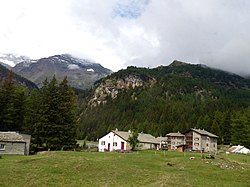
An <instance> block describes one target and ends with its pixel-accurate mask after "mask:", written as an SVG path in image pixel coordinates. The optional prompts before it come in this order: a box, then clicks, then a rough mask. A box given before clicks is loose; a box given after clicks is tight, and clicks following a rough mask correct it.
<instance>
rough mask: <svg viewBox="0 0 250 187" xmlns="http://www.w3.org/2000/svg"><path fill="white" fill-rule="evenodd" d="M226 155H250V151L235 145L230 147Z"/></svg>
mask: <svg viewBox="0 0 250 187" xmlns="http://www.w3.org/2000/svg"><path fill="white" fill-rule="evenodd" d="M227 153H241V154H250V150H249V149H248V148H246V147H244V146H241V145H236V146H232V147H230V148H229V149H228V150H227Z"/></svg>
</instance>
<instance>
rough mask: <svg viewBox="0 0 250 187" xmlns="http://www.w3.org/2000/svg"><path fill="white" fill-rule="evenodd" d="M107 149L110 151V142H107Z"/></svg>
mask: <svg viewBox="0 0 250 187" xmlns="http://www.w3.org/2000/svg"><path fill="white" fill-rule="evenodd" d="M108 151H110V143H108Z"/></svg>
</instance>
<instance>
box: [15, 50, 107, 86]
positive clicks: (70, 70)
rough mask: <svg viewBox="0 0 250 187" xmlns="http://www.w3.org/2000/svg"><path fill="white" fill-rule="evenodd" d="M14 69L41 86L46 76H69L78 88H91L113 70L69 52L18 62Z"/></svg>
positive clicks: (61, 77) (60, 78)
mask: <svg viewBox="0 0 250 187" xmlns="http://www.w3.org/2000/svg"><path fill="white" fill-rule="evenodd" d="M13 71H14V72H15V73H17V74H19V75H21V76H23V77H25V78H27V79H29V80H31V81H32V82H34V83H36V84H37V85H38V86H39V87H40V86H41V85H42V82H43V81H44V80H45V79H46V78H48V79H51V78H52V77H53V76H54V75H55V76H56V78H57V80H58V81H61V80H63V78H64V77H65V76H67V78H68V82H69V84H70V85H71V86H72V87H75V88H77V89H86V88H90V87H92V86H93V84H94V82H95V81H97V80H98V79H100V78H102V77H105V76H107V75H109V74H110V73H111V72H112V71H111V70H109V69H106V68H104V67H102V66H101V65H100V64H97V63H94V62H90V61H88V60H84V59H79V58H75V57H72V56H71V55H68V54H62V55H54V56H50V57H48V58H41V59H39V60H33V61H31V60H25V61H22V62H21V63H19V64H17V65H16V66H15V67H14V68H13Z"/></svg>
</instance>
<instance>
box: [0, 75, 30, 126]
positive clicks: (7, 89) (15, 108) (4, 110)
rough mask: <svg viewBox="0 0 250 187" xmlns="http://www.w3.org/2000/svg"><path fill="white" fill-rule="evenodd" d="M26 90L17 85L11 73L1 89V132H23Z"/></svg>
mask: <svg viewBox="0 0 250 187" xmlns="http://www.w3.org/2000/svg"><path fill="white" fill-rule="evenodd" d="M25 92H26V90H25V88H24V87H22V86H18V85H15V84H14V82H13V72H12V71H10V72H9V74H8V76H7V77H6V79H5V80H4V82H3V86H2V88H1V89H0V130H2V131H22V127H23V121H24V101H25Z"/></svg>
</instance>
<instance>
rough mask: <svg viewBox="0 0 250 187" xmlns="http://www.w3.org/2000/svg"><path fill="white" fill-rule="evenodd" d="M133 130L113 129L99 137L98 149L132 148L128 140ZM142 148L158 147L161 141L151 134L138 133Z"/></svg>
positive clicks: (100, 150)
mask: <svg viewBox="0 0 250 187" xmlns="http://www.w3.org/2000/svg"><path fill="white" fill-rule="evenodd" d="M130 135H131V132H130V131H128V132H125V131H118V130H113V131H111V132H109V133H108V134H106V135H105V136H103V137H102V138H100V139H99V144H98V150H99V152H104V151H115V150H121V151H124V150H130V148H131V147H130V145H129V143H128V142H127V141H128V138H129V136H130ZM138 140H139V146H138V147H139V148H140V149H156V148H157V146H159V141H158V140H157V139H156V138H155V137H154V136H152V135H150V134H144V133H138Z"/></svg>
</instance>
